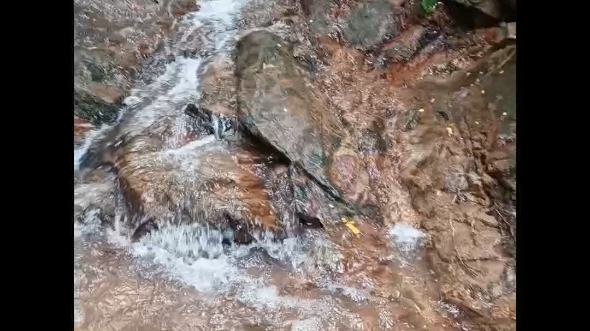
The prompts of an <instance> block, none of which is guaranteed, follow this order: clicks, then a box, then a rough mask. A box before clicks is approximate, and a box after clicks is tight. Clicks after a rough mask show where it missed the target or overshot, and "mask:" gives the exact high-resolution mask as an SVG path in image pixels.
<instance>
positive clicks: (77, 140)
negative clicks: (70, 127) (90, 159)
mask: <svg viewBox="0 0 590 331" xmlns="http://www.w3.org/2000/svg"><path fill="white" fill-rule="evenodd" d="M92 129H94V125H92V124H91V123H89V122H88V121H86V120H83V119H81V118H77V117H74V147H80V146H81V145H82V144H83V143H84V138H85V137H86V135H87V134H88V131H90V130H92Z"/></svg>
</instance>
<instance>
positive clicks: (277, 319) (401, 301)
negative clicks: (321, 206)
mask: <svg viewBox="0 0 590 331" xmlns="http://www.w3.org/2000/svg"><path fill="white" fill-rule="evenodd" d="M247 5H248V2H247V0H204V1H202V2H201V3H200V6H201V7H200V9H199V11H197V12H193V13H189V14H187V15H185V16H184V17H183V18H182V19H181V20H179V22H178V23H177V26H175V27H174V29H173V32H172V33H171V35H170V36H169V37H168V40H167V41H166V43H165V46H164V47H163V49H162V50H161V51H159V52H157V53H155V54H154V55H152V57H151V58H150V59H149V60H148V61H147V62H146V63H145V64H144V67H143V68H142V71H141V75H140V77H139V78H138V79H137V80H136V83H135V84H136V85H135V86H134V88H133V89H132V92H131V93H130V95H129V96H128V97H127V98H126V99H125V100H124V102H123V104H124V107H123V108H122V110H121V113H120V116H119V118H118V120H117V122H116V123H114V124H112V125H103V126H102V127H101V128H100V129H98V130H95V131H92V132H90V133H89V134H88V135H87V136H86V138H85V139H86V141H85V143H84V144H83V145H82V146H80V147H78V148H76V149H74V160H73V161H74V169H75V172H76V173H75V176H77V175H79V174H80V173H81V172H82V171H83V168H84V167H85V166H87V165H88V163H89V162H90V160H91V159H92V157H91V156H92V153H95V152H96V151H95V150H93V146H95V145H100V142H101V141H107V140H108V141H110V142H113V141H116V140H117V139H121V138H123V137H124V138H125V139H133V138H134V137H140V138H141V137H143V136H144V135H145V133H146V132H156V133H158V134H161V136H163V137H165V138H164V139H163V144H161V145H158V148H155V149H154V150H153V151H152V150H150V153H149V154H140V152H137V151H136V150H133V151H134V152H136V153H137V155H138V156H137V157H136V158H134V159H132V160H131V161H129V163H130V164H132V165H133V164H142V165H145V166H146V167H148V166H149V167H153V168H154V169H155V168H158V167H162V168H163V169H166V175H160V172H157V171H156V172H155V175H154V176H153V177H151V180H153V182H154V183H156V181H158V180H162V182H164V181H169V182H171V183H173V184H170V185H178V186H179V187H180V186H182V189H178V190H179V192H180V191H182V190H185V188H187V187H189V188H190V187H192V186H190V185H192V184H193V183H195V182H198V181H199V180H200V179H201V178H203V177H205V176H213V175H215V172H216V171H223V168H219V169H215V168H214V165H215V164H216V163H215V162H213V161H212V160H208V159H207V161H203V159H204V158H209V157H211V156H210V155H226V154H230V155H232V156H233V154H232V153H234V152H233V149H232V148H233V147H231V146H233V145H231V144H229V143H228V142H227V141H232V140H239V139H240V136H239V135H238V134H237V133H235V132H233V131H232V129H231V128H229V127H228V126H227V125H226V124H225V123H224V122H223V121H221V120H220V119H219V118H217V117H215V116H213V117H212V123H210V125H211V127H212V128H213V130H212V133H211V132H210V131H205V133H202V132H200V133H199V134H197V135H196V136H197V137H196V138H194V136H195V135H194V134H193V135H192V136H191V134H192V133H191V132H192V131H191V130H193V126H192V124H191V123H193V122H194V118H192V117H191V116H190V115H187V114H186V112H185V109H186V107H187V105H189V104H197V105H198V102H199V98H200V94H199V93H200V92H199V81H200V75H201V74H202V72H203V71H205V70H207V66H208V65H210V64H211V61H212V59H217V58H219V56H220V55H221V56H222V57H223V56H225V57H229V56H230V55H229V54H230V52H231V51H232V50H233V49H234V47H235V43H236V38H237V35H238V33H239V32H240V31H239V30H240V29H241V27H240V20H241V16H240V15H241V13H242V12H243V9H244V8H245V7H246V6H247ZM193 50H198V51H196V52H194V51H193ZM193 124H194V123H193ZM189 136H190V137H193V138H190V139H189V138H187V137H189ZM228 144H229V145H228ZM142 146H143V145H142ZM142 146H140V147H137V149H140V148H143V147H142ZM228 146H230V147H228ZM141 153H143V150H142V151H141ZM216 153H217V154H216ZM133 155H135V154H133ZM134 162H135V163H134ZM204 167H208V168H207V170H202V168H204ZM255 168H256V169H257V171H260V172H261V173H265V171H267V169H266V168H265V165H264V164H263V163H259V164H258V163H257V164H256V167H255ZM150 169H151V168H150ZM158 169H159V168H158ZM166 176H167V177H166ZM156 184H157V183H156ZM156 184H153V185H156ZM189 184H190V185H189ZM118 185H119V184H118V181H117V175H116V174H112V173H108V174H106V175H105V176H104V180H102V181H98V182H91V183H77V184H76V185H75V187H74V204H75V206H77V207H78V208H79V210H83V212H80V213H78V215H77V216H76V217H75V219H74V241H75V245H74V250H75V256H74V270H75V272H74V284H75V293H74V302H75V304H74V310H75V311H74V315H75V327H76V329H77V330H293V331H295V330H299V331H304V330H305V331H312V330H318V331H319V330H414V329H422V330H425V329H429V330H456V329H457V330H458V329H460V328H461V323H460V317H461V315H460V314H461V313H460V312H459V311H458V310H457V309H456V308H454V307H453V306H451V305H448V304H443V303H442V302H438V301H437V300H436V299H432V298H430V296H429V293H430V292H429V291H430V288H429V286H430V285H429V284H433V283H434V280H433V279H432V272H431V271H430V270H429V269H428V267H427V265H426V263H425V262H424V261H423V257H424V245H423V244H424V242H425V239H426V235H425V233H423V232H421V231H420V230H418V229H415V228H412V227H410V226H409V225H404V224H396V225H395V226H394V227H392V228H390V229H388V230H387V231H383V230H382V229H377V228H376V227H375V226H374V225H371V224H368V223H363V224H357V227H358V229H359V230H360V232H361V234H360V235H355V234H354V233H353V232H352V231H351V230H350V229H349V228H347V227H345V226H340V227H337V229H336V230H334V231H323V230H322V229H306V231H304V232H297V231H287V234H286V236H283V237H280V238H279V237H277V236H276V235H275V234H273V233H270V232H264V231H262V232H259V233H256V234H255V237H256V238H255V239H256V240H255V241H254V242H252V243H249V244H243V245H237V244H228V243H227V238H228V234H227V233H225V232H224V230H221V229H218V228H215V227H211V226H208V225H207V224H206V223H204V222H203V223H200V222H193V223H191V224H187V223H185V222H180V221H179V222H175V221H171V222H169V224H168V225H166V226H161V227H160V228H159V229H158V231H154V232H151V233H149V234H147V235H146V236H143V237H142V238H141V239H139V241H133V240H131V237H132V235H133V233H132V231H131V229H129V228H127V227H126V224H127V223H129V222H130V219H128V216H127V210H126V209H125V208H127V207H126V206H127V205H126V204H125V203H124V201H123V200H124V198H123V197H122V196H121V194H120V192H119V191H120V190H119V189H118ZM146 185H150V184H149V183H148V184H146ZM174 187H176V186H174ZM113 192H114V193H113ZM183 192H184V191H183ZM142 198H144V199H145V200H146V201H150V199H155V198H153V197H151V198H150V197H149V196H144V197H142ZM188 201H190V199H188ZM103 203H104V204H107V205H109V206H110V205H113V206H114V207H112V213H113V218H112V219H113V220H112V223H110V224H105V222H104V221H103V217H104V216H105V214H108V213H107V212H105V208H104V207H103V206H102V205H101V204H103ZM187 203H190V202H187ZM170 217H171V219H174V217H176V216H174V215H173V216H170ZM282 222H284V223H285V224H286V225H285V227H286V228H289V226H288V225H289V224H287V223H289V222H291V221H290V220H288V219H286V218H285V219H283V220H282ZM419 297H420V298H429V299H427V300H426V302H428V305H429V306H428V307H425V306H424V305H423V304H421V303H418V302H422V301H424V300H422V299H420V298H419ZM431 307H435V309H430V308H431Z"/></svg>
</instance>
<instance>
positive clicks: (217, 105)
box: [199, 53, 237, 117]
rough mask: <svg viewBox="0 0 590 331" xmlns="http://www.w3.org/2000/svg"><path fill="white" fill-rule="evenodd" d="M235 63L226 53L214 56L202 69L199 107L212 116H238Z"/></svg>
mask: <svg viewBox="0 0 590 331" xmlns="http://www.w3.org/2000/svg"><path fill="white" fill-rule="evenodd" d="M234 71H235V68H234V63H233V61H231V59H230V58H229V57H228V55H226V54H225V53H221V54H219V55H216V56H214V57H213V58H212V59H211V60H210V61H208V62H207V63H206V64H205V65H204V66H203V69H202V72H201V79H200V83H199V86H200V92H201V97H200V100H199V107H200V108H201V109H203V110H205V111H207V112H209V113H210V114H216V115H224V116H227V117H235V116H237V105H236V102H237V100H236V86H237V79H236V76H235V75H234Z"/></svg>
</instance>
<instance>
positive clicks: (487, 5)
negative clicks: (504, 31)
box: [450, 0, 502, 19]
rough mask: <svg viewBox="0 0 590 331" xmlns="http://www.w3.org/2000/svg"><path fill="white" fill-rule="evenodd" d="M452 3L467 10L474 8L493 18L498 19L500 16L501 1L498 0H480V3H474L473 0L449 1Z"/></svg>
mask: <svg viewBox="0 0 590 331" xmlns="http://www.w3.org/2000/svg"><path fill="white" fill-rule="evenodd" d="M450 1H452V2H455V3H457V4H459V5H462V6H465V7H468V8H474V9H476V10H478V11H481V12H482V13H484V14H486V15H489V16H491V17H493V18H497V19H498V18H500V16H501V14H502V7H501V1H499V0H480V1H474V0H450Z"/></svg>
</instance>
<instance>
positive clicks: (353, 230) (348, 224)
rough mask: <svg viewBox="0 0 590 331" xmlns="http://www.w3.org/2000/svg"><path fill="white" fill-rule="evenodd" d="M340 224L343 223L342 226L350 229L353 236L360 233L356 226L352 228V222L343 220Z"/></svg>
mask: <svg viewBox="0 0 590 331" xmlns="http://www.w3.org/2000/svg"><path fill="white" fill-rule="evenodd" d="M342 222H344V225H346V227H348V228H349V229H350V231H352V233H354V234H359V233H361V231H359V229H357V228H356V226H354V221H349V220H347V219H346V218H343V219H342Z"/></svg>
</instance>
